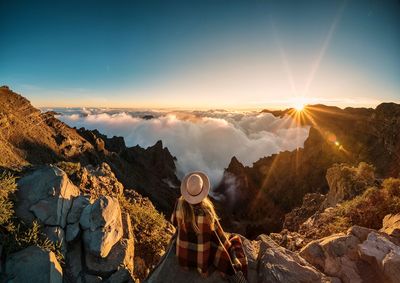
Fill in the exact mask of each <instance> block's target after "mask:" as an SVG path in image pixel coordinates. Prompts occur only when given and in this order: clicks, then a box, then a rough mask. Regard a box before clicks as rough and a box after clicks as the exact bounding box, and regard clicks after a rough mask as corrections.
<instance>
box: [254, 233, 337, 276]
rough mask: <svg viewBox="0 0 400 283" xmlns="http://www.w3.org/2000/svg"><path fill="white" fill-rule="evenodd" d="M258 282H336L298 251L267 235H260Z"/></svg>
mask: <svg viewBox="0 0 400 283" xmlns="http://www.w3.org/2000/svg"><path fill="white" fill-rule="evenodd" d="M257 240H259V241H260V253H259V257H258V262H259V267H258V281H257V282H271V283H273V282H276V283H280V282H286V283H300V282H301V283H307V282H309V283H317V282H334V280H335V279H332V278H329V277H327V276H325V275H324V274H323V273H321V272H320V271H318V270H317V269H315V268H314V267H313V266H311V265H310V264H309V263H307V262H306V261H305V260H304V259H303V258H301V257H300V256H299V255H298V254H297V253H295V252H292V251H289V250H287V249H285V248H283V247H281V246H279V245H278V244H277V243H275V242H274V241H273V240H272V239H271V238H269V237H268V236H266V235H260V236H259V237H258V238H257Z"/></svg>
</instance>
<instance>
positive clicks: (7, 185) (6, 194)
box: [0, 172, 17, 230]
mask: <svg viewBox="0 0 400 283" xmlns="http://www.w3.org/2000/svg"><path fill="white" fill-rule="evenodd" d="M16 189H17V185H16V183H15V177H14V176H12V175H11V174H10V173H8V172H3V173H1V174H0V227H1V230H8V229H7V227H8V226H9V225H10V221H11V218H12V216H13V214H14V204H13V201H12V199H13V195H14V192H15V190H16Z"/></svg>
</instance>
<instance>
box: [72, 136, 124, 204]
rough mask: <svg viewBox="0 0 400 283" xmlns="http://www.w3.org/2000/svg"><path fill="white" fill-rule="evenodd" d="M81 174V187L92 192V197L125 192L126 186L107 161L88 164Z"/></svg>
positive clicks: (116, 194)
mask: <svg viewBox="0 0 400 283" xmlns="http://www.w3.org/2000/svg"><path fill="white" fill-rule="evenodd" d="M96 140H100V141H103V140H101V139H96ZM79 175H80V178H79V187H81V188H82V189H83V190H84V191H85V192H86V193H87V194H90V196H91V198H92V199H96V198H98V197H99V196H102V195H108V196H118V195H121V194H122V192H123V189H124V186H123V185H122V184H121V183H120V182H119V181H118V179H117V178H116V177H115V174H114V173H113V171H112V170H111V168H110V165H108V164H107V163H105V162H102V163H101V164H100V165H99V166H96V167H94V166H92V165H87V166H85V167H84V168H82V171H81V172H80V174H79Z"/></svg>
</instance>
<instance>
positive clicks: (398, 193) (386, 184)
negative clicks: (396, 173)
mask: <svg viewBox="0 0 400 283" xmlns="http://www.w3.org/2000/svg"><path fill="white" fill-rule="evenodd" d="M382 187H383V189H384V190H385V191H386V192H387V194H388V195H389V197H400V179H395V178H388V179H386V180H384V181H383V184H382Z"/></svg>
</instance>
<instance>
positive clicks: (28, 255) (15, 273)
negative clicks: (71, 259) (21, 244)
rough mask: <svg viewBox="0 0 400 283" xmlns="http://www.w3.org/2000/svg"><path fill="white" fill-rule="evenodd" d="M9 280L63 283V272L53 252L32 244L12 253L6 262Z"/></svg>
mask: <svg viewBox="0 0 400 283" xmlns="http://www.w3.org/2000/svg"><path fill="white" fill-rule="evenodd" d="M6 274H7V280H6V281H7V282H13V283H25V282H31V283H62V281H63V272H62V269H61V266H60V264H59V263H58V261H57V258H56V256H55V254H54V253H53V252H48V251H45V250H43V249H41V248H39V247H36V246H31V247H28V248H26V249H24V250H21V251H19V252H17V253H14V254H11V255H10V256H9V257H8V258H7V262H6Z"/></svg>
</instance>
